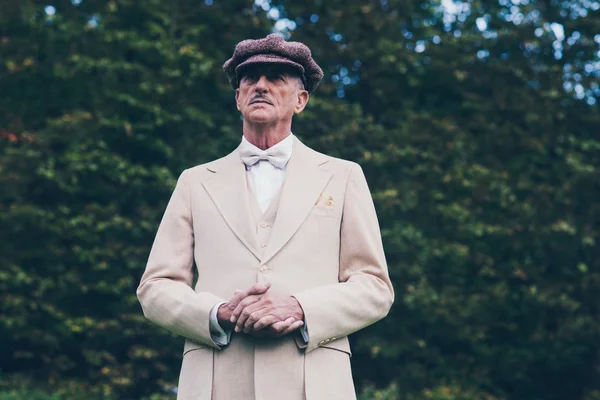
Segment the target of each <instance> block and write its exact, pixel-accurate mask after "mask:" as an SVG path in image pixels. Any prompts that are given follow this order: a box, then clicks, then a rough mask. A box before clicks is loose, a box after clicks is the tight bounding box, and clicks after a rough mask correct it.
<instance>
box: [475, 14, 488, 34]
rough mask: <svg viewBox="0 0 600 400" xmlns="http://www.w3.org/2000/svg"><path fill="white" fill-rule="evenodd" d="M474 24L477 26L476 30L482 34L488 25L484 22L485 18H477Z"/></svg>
mask: <svg viewBox="0 0 600 400" xmlns="http://www.w3.org/2000/svg"><path fill="white" fill-rule="evenodd" d="M475 24H476V25H477V29H479V31H480V32H483V31H485V30H486V29H487V26H488V23H487V21H486V20H485V18H482V17H479V18H477V20H475Z"/></svg>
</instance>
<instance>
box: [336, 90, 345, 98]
mask: <svg viewBox="0 0 600 400" xmlns="http://www.w3.org/2000/svg"><path fill="white" fill-rule="evenodd" d="M337 97H339V98H340V99H343V98H344V97H346V91H345V90H344V89H338V91H337Z"/></svg>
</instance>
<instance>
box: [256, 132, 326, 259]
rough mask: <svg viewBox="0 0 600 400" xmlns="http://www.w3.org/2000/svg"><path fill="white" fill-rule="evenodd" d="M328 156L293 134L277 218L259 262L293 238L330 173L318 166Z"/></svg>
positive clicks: (275, 252)
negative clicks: (292, 145)
mask: <svg viewBox="0 0 600 400" xmlns="http://www.w3.org/2000/svg"><path fill="white" fill-rule="evenodd" d="M327 160H328V159H327V157H326V156H325V155H322V154H320V153H317V152H316V151H313V150H311V149H309V148H308V147H306V146H305V145H304V144H303V143H302V142H300V141H299V140H298V138H297V137H296V138H294V149H293V150H292V158H291V159H290V161H289V163H288V165H287V168H286V172H285V180H284V183H283V187H282V192H281V198H280V202H279V209H278V210H277V218H276V219H275V223H274V225H273V231H272V232H271V237H270V239H269V242H268V244H267V247H266V249H265V252H264V253H263V257H262V259H261V264H265V263H267V262H268V261H269V260H270V259H271V258H273V256H275V254H277V252H279V250H281V248H283V246H285V244H286V243H287V242H288V241H289V240H290V239H291V238H292V236H293V235H294V234H295V233H296V231H297V230H298V228H300V226H301V225H302V223H303V222H304V220H305V219H306V217H307V216H308V214H309V213H310V211H311V210H312V208H313V206H314V204H315V202H316V201H317V199H318V198H319V196H320V194H321V192H322V191H323V189H324V188H325V186H326V185H327V183H328V182H329V180H330V179H331V176H332V173H331V172H329V171H326V170H323V169H321V168H320V167H319V166H320V165H322V164H324V163H326V162H327Z"/></svg>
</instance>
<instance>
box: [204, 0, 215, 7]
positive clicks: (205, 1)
mask: <svg viewBox="0 0 600 400" xmlns="http://www.w3.org/2000/svg"><path fill="white" fill-rule="evenodd" d="M204 4H206V5H207V6H212V5H213V4H214V1H213V0H204Z"/></svg>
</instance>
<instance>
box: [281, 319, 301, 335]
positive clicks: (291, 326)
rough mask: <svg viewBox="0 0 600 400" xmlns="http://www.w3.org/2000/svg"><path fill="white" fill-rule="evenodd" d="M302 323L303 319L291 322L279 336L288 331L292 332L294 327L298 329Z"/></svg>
mask: <svg viewBox="0 0 600 400" xmlns="http://www.w3.org/2000/svg"><path fill="white" fill-rule="evenodd" d="M303 325H304V321H296V322H294V323H293V324H291V325H290V326H289V327H287V328H286V329H285V330H284V331H283V333H282V334H281V336H283V335H287V334H288V333H292V332H294V331H295V330H296V329H300V328H302V326H303Z"/></svg>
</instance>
